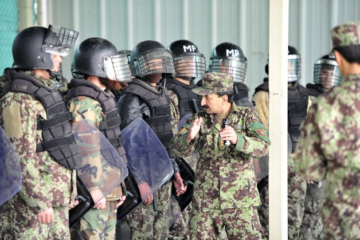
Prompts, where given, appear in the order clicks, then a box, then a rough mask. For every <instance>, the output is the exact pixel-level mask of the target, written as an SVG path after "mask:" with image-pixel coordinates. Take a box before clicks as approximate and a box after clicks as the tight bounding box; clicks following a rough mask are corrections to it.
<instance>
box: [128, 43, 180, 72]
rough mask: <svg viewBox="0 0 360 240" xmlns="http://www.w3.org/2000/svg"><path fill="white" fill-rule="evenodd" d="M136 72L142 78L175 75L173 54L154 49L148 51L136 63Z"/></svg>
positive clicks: (164, 50)
mask: <svg viewBox="0 0 360 240" xmlns="http://www.w3.org/2000/svg"><path fill="white" fill-rule="evenodd" d="M134 65H135V68H136V72H137V74H138V75H139V76H140V77H145V76H148V75H152V74H156V73H169V74H172V75H175V68H174V61H173V56H172V53H171V52H170V51H169V50H167V49H161V48H160V49H152V50H149V51H146V52H144V53H142V54H140V56H138V58H137V59H135V61H134Z"/></svg>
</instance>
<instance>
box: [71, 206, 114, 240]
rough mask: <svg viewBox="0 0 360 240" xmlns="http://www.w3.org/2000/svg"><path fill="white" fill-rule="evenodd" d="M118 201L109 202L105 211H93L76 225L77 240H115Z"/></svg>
mask: <svg viewBox="0 0 360 240" xmlns="http://www.w3.org/2000/svg"><path fill="white" fill-rule="evenodd" d="M116 213H117V208H116V201H107V202H106V207H105V209H94V208H93V209H91V210H90V211H88V212H87V213H86V214H85V215H84V217H83V218H81V219H80V221H79V222H78V223H77V224H76V225H77V226H76V228H77V229H82V231H77V232H76V239H91V240H93V239H102V240H103V239H104V240H110V239H111V240H114V239H115V235H116V232H115V230H116V221H117V214H116Z"/></svg>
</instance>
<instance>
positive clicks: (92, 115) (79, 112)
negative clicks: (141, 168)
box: [68, 96, 122, 239]
mask: <svg viewBox="0 0 360 240" xmlns="http://www.w3.org/2000/svg"><path fill="white" fill-rule="evenodd" d="M68 108H69V111H70V112H71V113H72V116H73V125H75V124H76V123H77V122H79V121H81V120H82V119H86V120H88V121H89V122H90V123H92V124H94V126H96V127H99V125H100V122H101V121H102V120H103V116H104V113H103V110H102V107H101V105H100V103H99V102H98V101H96V100H94V99H92V98H90V97H84V96H80V97H75V98H72V99H70V100H69V102H68ZM95 181H96V180H95ZM121 196H122V190H121V187H117V188H115V189H114V190H113V191H112V192H111V193H110V194H109V195H107V196H106V207H105V209H95V208H93V209H91V210H89V211H88V212H87V213H86V214H85V215H84V216H83V217H82V218H81V219H80V221H79V222H78V223H77V226H76V228H77V234H78V238H79V239H115V229H116V221H117V208H116V203H117V200H118V199H119V198H120V197H121Z"/></svg>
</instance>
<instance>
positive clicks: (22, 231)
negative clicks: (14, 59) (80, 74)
mask: <svg viewBox="0 0 360 240" xmlns="http://www.w3.org/2000/svg"><path fill="white" fill-rule="evenodd" d="M25 74H28V75H30V76H32V77H34V78H35V79H37V80H38V81H39V82H40V83H42V84H44V85H46V86H47V87H52V86H53V81H52V80H48V79H44V78H42V77H40V76H38V75H35V74H34V73H32V72H25ZM4 79H5V77H4V76H2V77H1V80H0V82H4ZM0 104H1V107H0V124H1V127H2V128H3V129H4V131H5V133H6V134H7V136H8V137H9V139H10V141H11V143H12V144H13V146H14V149H15V150H16V152H17V154H18V156H19V160H20V164H21V169H22V175H23V185H22V188H21V190H20V191H19V192H18V193H17V194H16V195H15V196H14V197H13V198H12V199H10V200H9V201H8V202H6V203H5V204H4V205H2V206H1V207H0V211H1V212H2V213H1V214H0V222H1V227H0V238H1V239H14V238H15V239H20V238H23V239H38V237H39V236H46V237H44V239H45V238H48V237H49V238H51V239H62V238H63V237H64V236H65V237H66V236H69V234H70V233H69V228H68V224H69V220H68V206H69V205H72V204H73V201H74V199H75V196H76V194H77V192H76V180H75V179H76V172H75V171H72V170H69V169H66V168H64V167H62V166H61V165H59V164H58V163H57V162H56V161H55V160H53V159H52V157H51V156H50V155H49V153H48V152H46V151H45V152H40V153H36V144H37V143H40V142H41V141H42V131H37V121H38V120H40V119H47V115H46V112H45V109H44V107H43V105H42V104H41V103H40V102H39V101H38V100H36V99H35V97H33V96H31V95H28V94H24V93H12V92H9V93H7V94H6V95H5V96H3V97H2V98H1V99H0ZM51 207H52V208H53V211H54V216H55V221H53V222H52V223H51V224H39V223H38V221H37V214H38V213H40V212H42V211H44V210H46V209H48V208H51Z"/></svg>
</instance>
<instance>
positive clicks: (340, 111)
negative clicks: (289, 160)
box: [295, 74, 360, 211]
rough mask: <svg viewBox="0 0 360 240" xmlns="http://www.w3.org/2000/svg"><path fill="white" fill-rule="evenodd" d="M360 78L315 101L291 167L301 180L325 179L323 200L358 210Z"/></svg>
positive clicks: (351, 78) (346, 80)
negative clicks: (295, 170)
mask: <svg viewBox="0 0 360 240" xmlns="http://www.w3.org/2000/svg"><path fill="white" fill-rule="evenodd" d="M359 89H360V74H353V75H348V76H346V77H345V78H344V79H343V81H342V82H341V83H340V85H339V86H337V87H334V88H333V89H332V90H331V91H330V92H328V93H324V94H323V95H321V96H319V97H318V98H317V102H316V103H314V104H313V106H312V107H311V109H310V111H309V115H308V117H307V119H306V121H305V122H304V123H303V125H302V127H301V129H300V130H301V135H300V138H299V142H298V145H297V148H296V152H295V161H296V162H295V164H296V167H297V169H298V170H299V172H300V174H301V175H302V176H303V177H304V178H305V179H326V180H327V187H326V189H325V198H326V199H328V200H330V201H331V202H338V203H341V204H344V207H346V206H352V207H354V208H355V209H356V211H357V209H358V207H359V206H360V203H359V199H360V189H359V184H358V181H359V179H360V164H359V161H358V159H359V158H360V155H359V154H360V153H359V151H358V150H357V149H358V148H359V136H358V132H359V131H360V113H359V110H360V109H359Z"/></svg>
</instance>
